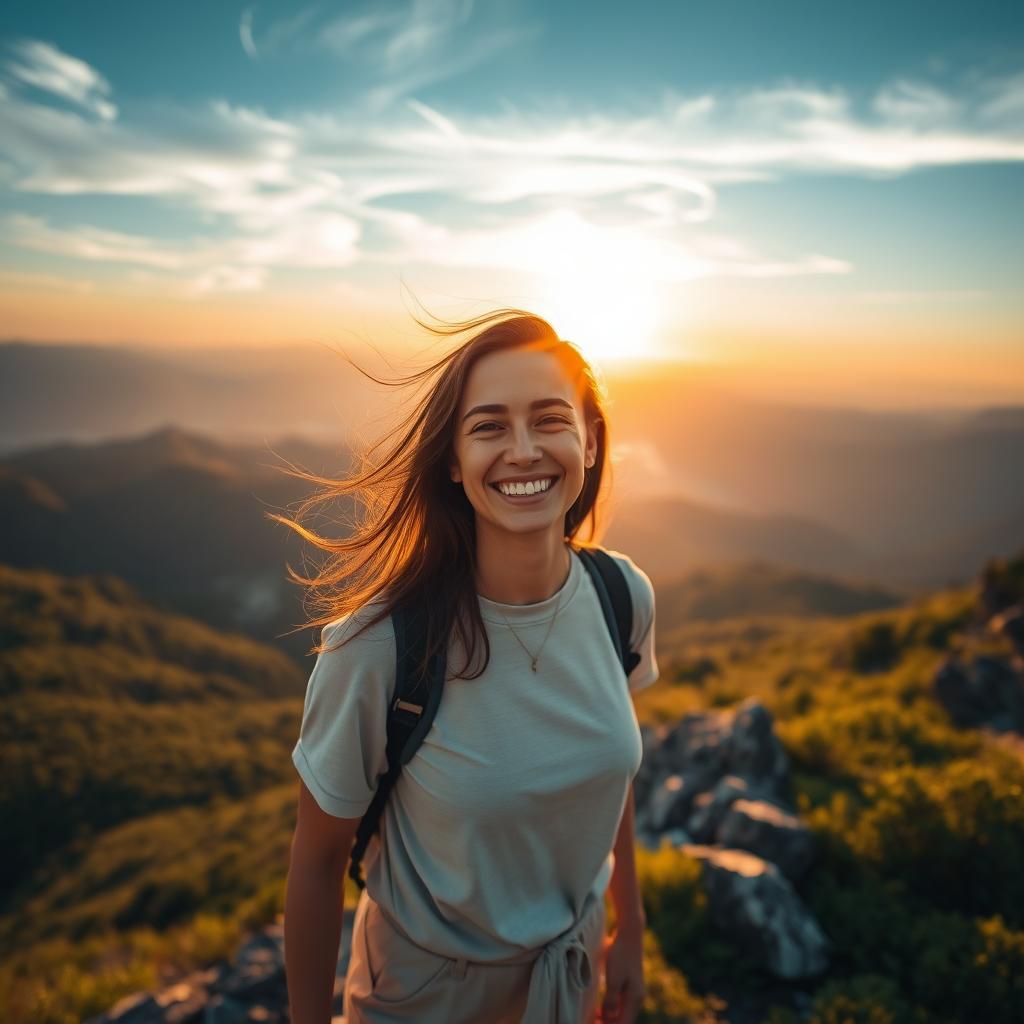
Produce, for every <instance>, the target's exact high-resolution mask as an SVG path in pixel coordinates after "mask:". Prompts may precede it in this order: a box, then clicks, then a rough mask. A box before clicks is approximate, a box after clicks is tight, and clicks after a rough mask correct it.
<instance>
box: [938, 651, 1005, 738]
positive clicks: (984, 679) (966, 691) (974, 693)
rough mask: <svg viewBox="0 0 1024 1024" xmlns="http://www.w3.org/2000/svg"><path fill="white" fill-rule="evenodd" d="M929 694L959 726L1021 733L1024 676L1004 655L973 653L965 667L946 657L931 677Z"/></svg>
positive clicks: (956, 659)
mask: <svg viewBox="0 0 1024 1024" xmlns="http://www.w3.org/2000/svg"><path fill="white" fill-rule="evenodd" d="M932 694H933V695H934V696H935V699H936V700H937V701H938V702H939V703H940V704H941V705H942V706H943V707H944V708H945V709H946V711H947V712H948V713H949V717H950V718H951V719H952V720H953V722H954V723H955V724H956V725H958V726H960V727H961V728H978V727H980V726H989V727H990V728H992V729H995V730H996V731H997V732H1008V731H1010V730H1013V731H1016V732H1024V679H1022V678H1021V674H1020V673H1019V672H1018V671H1016V669H1015V668H1014V666H1013V665H1011V664H1010V663H1009V662H1008V661H1007V660H1006V659H1004V658H998V657H993V656H990V655H976V656H975V657H974V658H973V659H972V660H971V662H970V664H969V665H966V666H965V665H964V664H963V663H962V662H961V661H960V660H959V659H958V658H957V657H955V656H953V657H950V658H947V659H945V660H944V661H943V662H942V664H940V665H939V667H938V669H936V671H935V675H934V676H933V677H932Z"/></svg>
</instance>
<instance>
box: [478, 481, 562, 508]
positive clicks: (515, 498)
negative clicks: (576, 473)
mask: <svg viewBox="0 0 1024 1024" xmlns="http://www.w3.org/2000/svg"><path fill="white" fill-rule="evenodd" d="M560 479H561V477H546V478H545V480H538V481H536V482H533V483H532V486H533V487H536V486H537V484H541V485H542V486H544V484H545V483H546V485H547V486H545V487H544V489H543V490H534V491H533V493H532V494H531V493H527V491H526V490H525V489H524V485H522V484H519V485H512V486H518V490H519V493H511V494H507V493H505V491H503V490H502V489H501V487H500V486H499V485H498V484H490V486H491V487H492V488H494V490H496V491H497V492H498V493H499V494H500V495H501V496H502V497H503V498H504V499H505V500H506V501H510V502H512V504H514V505H536V504H540V502H542V501H543V500H544V498H545V496H546V495H547V494H550V493H551V491H552V490H553V489H554V487H555V485H556V484H557V483H558V481H559V480H560Z"/></svg>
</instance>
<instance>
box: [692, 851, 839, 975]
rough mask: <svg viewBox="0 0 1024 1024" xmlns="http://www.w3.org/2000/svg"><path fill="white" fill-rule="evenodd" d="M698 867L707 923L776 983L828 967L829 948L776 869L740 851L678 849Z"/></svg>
mask: <svg viewBox="0 0 1024 1024" xmlns="http://www.w3.org/2000/svg"><path fill="white" fill-rule="evenodd" d="M682 849H683V852H684V853H686V854H688V855H689V856H691V857H696V858H698V859H699V860H700V861H702V862H703V864H704V885H705V888H706V889H707V893H708V903H709V905H710V908H711V919H712V920H713V921H714V922H715V924H716V925H717V926H718V927H719V928H721V929H722V931H724V932H727V933H728V934H730V935H732V936H733V937H734V938H735V939H736V943H737V946H738V947H739V948H740V949H743V950H745V951H746V953H747V954H748V955H750V956H752V957H754V958H755V959H756V960H757V961H758V962H759V963H761V964H763V965H764V966H765V967H766V968H767V969H768V970H769V971H770V972H771V973H772V974H774V975H775V976H776V977H779V978H805V977H808V976H811V975H817V974H821V973H822V972H823V971H824V970H825V969H826V968H827V967H828V951H829V949H830V943H829V941H828V939H827V938H826V936H825V934H824V932H823V931H822V930H821V928H820V927H819V925H818V922H817V921H816V920H815V919H814V918H813V917H812V916H811V914H810V913H809V912H808V910H807V908H806V907H805V906H804V904H803V902H802V901H801V899H800V897H799V896H798V895H797V894H796V891H795V890H794V888H793V886H792V885H791V884H790V882H789V881H788V879H786V878H785V876H784V875H783V874H782V872H780V871H779V869H778V868H777V867H776V866H775V865H774V864H772V863H771V861H767V860H764V859H763V858H761V857H758V856H755V855H754V854H752V853H747V852H746V851H744V850H739V849H729V848H723V847H715V846H698V845H689V844H684V845H683V847H682Z"/></svg>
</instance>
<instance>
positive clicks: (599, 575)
mask: <svg viewBox="0 0 1024 1024" xmlns="http://www.w3.org/2000/svg"><path fill="white" fill-rule="evenodd" d="M575 550H576V553H577V554H578V555H579V556H580V558H581V560H582V561H583V564H584V565H585V566H586V568H587V571H588V572H589V573H590V578H591V580H593V583H594V589H595V590H596V591H597V598H598V600H599V601H600V602H601V611H602V612H604V619H605V623H606V624H607V626H608V632H609V633H611V636H612V643H613V644H614V645H615V649H616V650H617V651H618V652H619V658H620V660H621V661H622V667H623V669H624V670H625V672H626V675H627V676H628V675H629V673H630V672H632V671H633V669H634V668H636V666H637V665H638V664H639V663H640V655H639V653H638V652H637V651H634V650H631V648H630V641H631V635H632V630H633V597H632V595H631V594H630V592H629V581H628V580H627V579H626V577H625V575H624V574H623V571H622V567H621V566H620V565H619V563H618V562H616V561H615V559H614V558H612V556H611V555H609V554H608V552H607V551H605V550H604V548H600V547H591V548H577V549H575Z"/></svg>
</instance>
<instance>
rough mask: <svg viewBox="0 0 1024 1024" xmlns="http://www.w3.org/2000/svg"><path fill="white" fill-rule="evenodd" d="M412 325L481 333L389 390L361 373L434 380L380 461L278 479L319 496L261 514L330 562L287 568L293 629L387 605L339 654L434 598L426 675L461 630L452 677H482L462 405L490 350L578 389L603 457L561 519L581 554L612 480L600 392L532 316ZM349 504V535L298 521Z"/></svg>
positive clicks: (581, 364) (563, 344)
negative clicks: (533, 363)
mask: <svg viewBox="0 0 1024 1024" xmlns="http://www.w3.org/2000/svg"><path fill="white" fill-rule="evenodd" d="M413 319H415V320H416V322H417V323H418V324H420V326H422V327H424V328H426V329H427V330H429V331H431V332H432V333H434V334H437V335H441V336H452V335H456V334H461V333H463V332H466V331H471V330H475V329H477V328H481V330H479V331H478V333H476V334H474V335H473V336H472V337H471V338H470V339H469V340H468V341H466V342H464V343H463V344H461V345H459V346H457V347H456V348H454V349H452V350H451V351H449V352H448V353H447V354H446V355H445V356H444V357H443V358H441V359H439V360H438V361H436V362H434V363H433V364H431V365H429V366H427V367H426V368H425V369H423V370H420V371H418V372H416V373H412V374H410V375H408V376H405V377H398V378H396V379H395V380H392V381H381V380H378V379H377V378H376V377H374V376H372V375H371V374H369V373H366V371H365V370H362V369H361V368H360V367H358V366H357V367H356V369H358V370H359V372H360V373H363V374H364V375H365V376H367V377H369V378H370V379H371V380H374V381H376V382H377V383H378V384H387V385H398V386H402V385H406V384H409V383H411V382H413V381H423V380H425V379H426V380H428V381H429V380H430V379H431V378H432V377H436V379H435V380H434V381H433V383H431V384H429V385H428V387H427V389H426V393H425V395H424V397H422V398H421V399H420V400H419V401H417V402H416V403H415V405H414V407H413V408H412V410H411V412H410V413H409V414H408V416H407V417H406V418H405V419H404V420H402V421H401V423H400V424H399V426H398V427H397V429H396V431H395V432H394V433H393V434H390V435H389V437H390V439H391V444H390V447H388V448H387V449H386V450H385V452H384V453H383V456H382V457H380V458H377V459H375V458H373V453H374V452H376V451H377V449H378V448H379V447H380V446H381V445H382V444H383V443H384V441H385V440H388V438H384V439H382V440H381V441H379V442H378V443H377V444H375V445H373V446H372V447H370V448H369V449H368V450H367V451H365V452H361V453H357V458H358V459H359V460H360V464H359V468H358V471H357V472H355V474H354V475H351V476H349V477H346V478H343V479H337V480H336V479H331V478H328V477H325V476H321V475H319V474H315V473H309V472H307V471H305V470H301V469H296V468H294V467H292V468H290V469H285V470H282V471H283V472H285V473H287V474H289V475H291V476H296V477H299V478H301V479H304V480H307V481H309V482H310V483H313V484H315V485H316V486H317V487H319V488H320V490H319V491H318V492H316V493H314V494H313V495H312V496H311V497H309V498H307V499H305V500H304V501H303V502H302V503H301V505H300V506H299V508H298V510H297V511H296V513H295V519H294V520H292V519H289V518H287V517H284V516H280V515H275V514H274V513H270V512H268V513H266V514H267V515H268V516H269V517H270V518H271V519H274V520H276V521H278V522H280V523H283V524H284V525H285V526H288V527H289V528H291V529H292V530H294V531H295V532H296V533H298V534H299V536H301V537H302V538H303V539H304V540H306V541H308V542H309V543H310V544H312V545H314V546H315V547H316V548H318V549H320V550H321V551H323V552H326V553H327V558H326V560H325V561H324V562H323V564H322V565H321V566H320V567H319V571H318V572H317V573H316V574H315V575H313V576H311V577H307V576H302V575H299V574H298V573H296V572H295V570H294V569H292V567H291V565H288V566H287V569H288V576H289V578H290V579H291V580H292V581H293V582H295V583H298V584H300V585H301V586H303V587H306V588H307V591H306V594H305V600H304V602H303V605H304V610H305V611H306V613H307V615H309V614H310V613H309V608H308V604H312V606H313V608H314V609H315V611H314V613H313V615H312V617H311V618H310V620H309V621H308V622H306V623H305V624H304V626H302V627H298V628H308V627H316V626H324V625H327V624H328V623H330V622H333V621H334V620H335V619H338V618H340V617H342V616H346V615H349V614H351V613H354V612H356V611H357V610H359V609H361V608H363V607H364V606H365V605H366V604H367V603H368V602H370V601H371V600H372V601H374V602H380V608H379V611H378V613H377V614H376V615H374V616H373V617H372V618H369V619H368V620H367V621H366V622H365V624H364V625H363V626H362V628H361V629H359V630H358V632H356V633H354V634H352V635H350V636H348V637H347V638H346V640H345V641H344V642H343V643H342V644H339V645H338V646H339V647H340V646H344V643H347V642H348V641H349V640H351V639H354V638H355V637H356V636H358V635H359V634H360V633H362V632H363V630H365V629H368V628H370V627H371V626H373V625H375V624H376V623H378V622H380V621H382V620H383V619H384V618H386V617H387V616H389V615H390V614H391V612H392V610H393V609H394V608H395V607H396V606H399V605H402V604H403V603H405V602H406V601H410V600H416V599H418V598H419V597H422V596H423V595H424V594H427V593H429V600H428V601H424V602H423V606H424V607H425V608H426V613H427V648H426V652H425V655H424V659H425V660H424V663H423V666H422V667H423V668H424V669H425V668H426V666H427V664H428V663H429V660H430V658H431V657H433V655H434V654H436V653H438V652H440V651H442V650H444V649H445V647H446V645H447V643H448V639H449V637H450V636H451V635H452V630H453V629H455V630H457V631H458V633H457V635H458V637H459V639H460V640H461V642H462V649H463V651H464V652H466V661H465V664H464V665H463V666H462V667H461V669H460V670H459V672H458V673H456V674H455V676H456V678H464V679H476V678H478V677H479V676H480V675H481V674H482V673H483V671H484V670H485V669H486V667H487V664H488V662H489V660H490V644H489V642H488V639H487V631H486V629H485V627H484V623H483V619H482V617H481V615H480V606H479V602H478V600H477V595H476V583H475V569H476V521H475V518H474V515H475V513H474V509H473V506H472V505H471V504H470V502H469V499H468V498H467V497H466V494H465V491H464V490H463V487H462V484H460V483H456V482H454V481H453V480H452V479H451V476H450V474H449V467H450V465H451V464H452V462H453V461H454V436H455V430H456V427H457V417H458V412H459V406H460V403H461V401H462V395H463V389H464V387H465V383H466V380H467V378H468V376H469V372H470V370H471V369H472V368H473V366H474V364H475V363H476V362H477V360H479V359H481V358H482V357H483V356H485V355H487V354H488V353H491V352H498V351H505V350H509V349H516V348H528V349H531V350H533V351H542V352H550V353H551V354H552V355H553V356H555V358H556V359H557V360H558V362H559V364H560V365H561V366H562V367H563V369H564V370H565V372H566V375H567V377H568V379H569V380H570V381H571V382H572V383H573V384H574V386H575V388H576V394H577V396H578V397H579V398H580V399H581V405H582V407H583V410H584V414H585V418H586V421H587V424H588V425H589V429H591V430H595V431H596V434H597V458H596V460H595V462H594V465H593V466H592V467H590V468H589V469H586V470H585V472H584V482H583V489H582V490H581V492H580V494H579V497H578V498H577V499H576V501H575V502H574V503H573V505H572V507H571V508H570V509H569V510H568V511H567V512H566V514H565V526H564V536H565V538H566V540H567V541H570V542H572V543H573V544H574V546H576V547H587V546H590V545H592V544H594V543H595V536H597V534H598V530H599V527H600V526H601V525H602V524H601V523H600V521H599V519H600V512H599V508H598V504H599V493H600V494H601V505H602V506H603V502H604V500H605V495H604V494H603V493H602V492H601V485H602V480H603V479H604V477H605V473H606V471H607V472H608V476H609V481H610V474H611V466H610V460H609V457H608V453H609V447H610V446H609V439H608V428H607V424H606V421H605V414H604V404H605V401H606V396H605V389H604V386H603V384H602V383H601V382H600V381H599V380H598V379H597V377H596V375H595V373H594V371H593V369H592V367H591V366H590V364H589V363H588V362H587V360H586V359H585V358H584V357H583V355H582V354H581V352H580V351H579V349H578V348H577V347H576V346H575V345H573V344H572V343H571V342H568V341H564V340H562V339H561V338H559V337H558V335H557V334H556V333H555V331H554V329H553V328H552V327H551V325H550V324H549V323H548V322H547V321H546V320H543V319H541V318H540V317H538V316H535V315H534V314H532V313H529V312H527V311H525V310H521V309H509V308H505V309H498V310H495V311H493V312H491V313H487V314H485V315H483V316H480V317H477V318H475V319H471V320H464V321H459V322H454V323H449V322H447V321H443V320H441V321H438V323H439V324H440V326H435V325H432V324H427V323H423V322H422V321H421V320H419V319H418V318H416V317H413ZM346 358H348V357H347V356H346ZM349 362H351V360H349ZM353 365H355V364H354V363H353ZM348 496H355V499H356V504H355V507H358V505H359V504H361V505H362V507H363V511H362V514H361V515H359V514H358V513H357V515H356V521H355V522H354V523H353V524H352V532H351V534H350V535H349V536H346V537H343V538H339V539H335V538H326V537H322V536H319V535H318V534H317V533H315V532H314V531H312V530H310V529H308V528H307V527H305V526H303V525H302V524H301V522H300V520H302V519H303V518H305V517H306V516H307V514H308V513H309V512H310V511H311V510H312V509H313V508H315V507H317V506H319V505H321V504H323V503H325V502H332V501H337V500H338V499H342V500H344V499H345V498H346V497H348ZM585 523H588V524H589V528H588V532H587V542H586V543H584V542H581V541H580V540H578V539H576V538H577V534H579V533H580V532H581V529H582V527H583V526H584V524H585ZM317 612H319V614H317ZM481 640H482V643H483V652H484V654H483V664H482V665H481V667H480V668H479V670H478V671H477V672H475V673H473V674H472V675H465V674H464V673H466V672H467V671H468V670H469V666H470V664H471V663H472V662H473V660H474V658H475V657H476V653H477V643H478V641H481ZM328 649H329V648H328V647H327V645H326V644H324V643H323V635H322V634H321V643H319V644H316V645H314V647H313V648H311V652H310V653H319V652H320V651H323V650H328ZM335 649H337V648H335Z"/></svg>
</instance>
